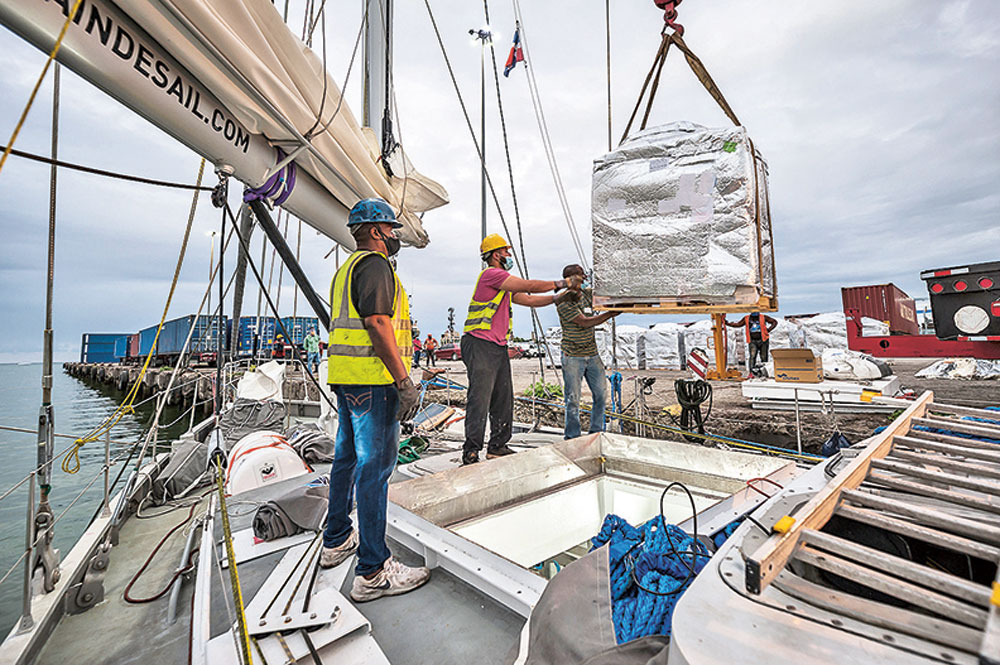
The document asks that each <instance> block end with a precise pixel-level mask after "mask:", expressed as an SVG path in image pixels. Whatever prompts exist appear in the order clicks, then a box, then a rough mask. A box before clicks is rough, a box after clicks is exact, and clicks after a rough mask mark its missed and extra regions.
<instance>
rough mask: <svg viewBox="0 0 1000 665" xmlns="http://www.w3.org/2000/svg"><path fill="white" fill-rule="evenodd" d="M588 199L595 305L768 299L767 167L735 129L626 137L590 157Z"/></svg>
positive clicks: (771, 292) (772, 289)
mask: <svg viewBox="0 0 1000 665" xmlns="http://www.w3.org/2000/svg"><path fill="white" fill-rule="evenodd" d="M591 204H592V206H591V210H592V217H593V226H594V268H595V271H594V272H595V279H594V304H595V305H596V306H614V305H622V306H624V305H651V306H670V305H674V304H685V303H686V304H696V303H703V304H704V303H707V304H710V305H732V304H739V305H744V304H745V305H760V304H761V303H762V301H763V302H767V299H769V298H770V299H774V298H776V295H777V294H776V290H777V287H776V281H775V274H774V254H773V248H772V240H771V220H770V210H769V206H768V196H767V165H766V163H765V162H764V160H763V159H762V158H761V156H760V154H759V152H756V151H755V150H754V148H753V144H752V143H751V141H750V139H749V137H748V136H747V134H746V130H745V129H744V128H743V127H730V128H724V129H709V128H706V127H702V126H700V125H695V124H693V123H690V122H677V123H671V124H668V125H663V126H660V127H654V128H652V129H647V130H644V131H642V132H638V133H636V134H634V135H633V136H631V137H629V138H628V140H626V141H625V142H624V143H623V144H622V145H621V146H620V147H619V148H618V149H617V150H614V151H613V152H610V153H608V154H607V155H605V156H603V157H601V158H600V159H597V160H596V161H595V162H594V174H593V191H592V200H591ZM764 309H768V308H766V307H764Z"/></svg>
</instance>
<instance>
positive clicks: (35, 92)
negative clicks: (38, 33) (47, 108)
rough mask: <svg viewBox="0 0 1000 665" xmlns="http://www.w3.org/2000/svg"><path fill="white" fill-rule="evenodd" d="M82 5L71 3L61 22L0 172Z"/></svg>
mask: <svg viewBox="0 0 1000 665" xmlns="http://www.w3.org/2000/svg"><path fill="white" fill-rule="evenodd" d="M81 5H83V0H76V2H74V3H73V7H72V9H70V10H69V13H68V14H67V15H66V20H65V21H64V22H63V26H62V29H61V30H60V31H59V36H58V37H56V43H55V44H54V45H53V46H52V50H51V51H50V52H49V57H48V58H47V59H46V60H45V66H44V67H42V73H41V74H39V75H38V80H37V81H35V87H34V88H32V89H31V94H30V95H29V96H28V102H27V103H26V104H25V105H24V110H23V111H21V117H20V118H18V119H17V124H16V125H15V126H14V132H13V133H12V134H11V135H10V140H9V141H7V146H6V147H5V148H4V150H3V156H2V157H0V171H3V165H4V164H5V163H6V162H7V156H8V155H10V151H11V150H13V148H14V142H15V141H17V136H18V134H20V133H21V128H22V127H24V121H25V120H27V119H28V113H29V112H30V111H31V106H32V104H34V103H35V97H37V96H38V90H39V89H40V88H41V87H42V81H44V80H45V75H46V74H48V73H49V67H51V66H52V61H53V60H55V58H56V54H57V53H59V47H60V46H62V42H63V39H64V38H65V37H66V31H67V30H68V29H69V24H70V23H72V22H73V19H74V18H76V13H77V11H79V9H80V6H81Z"/></svg>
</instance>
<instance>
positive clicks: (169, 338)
mask: <svg viewBox="0 0 1000 665" xmlns="http://www.w3.org/2000/svg"><path fill="white" fill-rule="evenodd" d="M228 318H229V317H223V318H222V331H223V332H222V334H223V340H222V343H223V346H225V345H226V340H225V336H226V329H227V321H228ZM218 324H219V321H218V317H216V316H209V315H207V314H202V315H201V316H197V317H196V316H195V315H193V314H189V315H187V316H182V317H180V318H179V319H173V320H172V321H166V322H164V324H163V330H162V331H160V338H159V339H158V340H157V342H156V353H155V354H154V357H155V359H156V362H155V364H158V365H161V364H169V363H173V362H174V361H176V360H177V359H178V358H180V355H181V351H182V350H183V349H184V343H185V342H186V341H187V338H188V334H189V333H191V342H190V344H189V345H188V349H187V352H188V354H189V355H190V356H191V357H192V358H201V357H202V356H203V355H208V356H212V357H213V358H214V355H213V354H215V352H216V350H217V348H218V344H219V325H218ZM192 327H193V328H194V332H193V333H192V332H191V329H192ZM157 328H158V326H150V327H149V328H144V329H142V330H140V331H139V355H141V356H146V355H147V354H148V353H149V351H150V349H152V348H153V340H154V339H155V338H156V329H157Z"/></svg>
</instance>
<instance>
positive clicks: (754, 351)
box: [750, 339, 771, 369]
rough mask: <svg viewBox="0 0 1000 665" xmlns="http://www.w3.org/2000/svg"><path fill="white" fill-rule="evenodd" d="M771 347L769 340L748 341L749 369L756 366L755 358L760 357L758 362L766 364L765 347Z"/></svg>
mask: <svg viewBox="0 0 1000 665" xmlns="http://www.w3.org/2000/svg"><path fill="white" fill-rule="evenodd" d="M770 345H771V340H769V339H765V340H759V339H758V340H753V339H752V340H750V368H751V369H753V368H754V367H756V366H757V356H758V355H760V362H762V363H766V362H767V347H768V346H770Z"/></svg>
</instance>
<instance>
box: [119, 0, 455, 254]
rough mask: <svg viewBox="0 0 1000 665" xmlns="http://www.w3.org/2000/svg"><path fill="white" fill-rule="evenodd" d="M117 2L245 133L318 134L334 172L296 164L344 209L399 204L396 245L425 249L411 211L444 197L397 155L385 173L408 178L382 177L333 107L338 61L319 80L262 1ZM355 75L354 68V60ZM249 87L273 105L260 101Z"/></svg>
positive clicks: (369, 147)
mask: <svg viewBox="0 0 1000 665" xmlns="http://www.w3.org/2000/svg"><path fill="white" fill-rule="evenodd" d="M116 2H117V4H118V5H119V6H120V7H121V8H122V9H123V10H124V11H125V12H127V13H128V14H129V15H130V16H131V17H132V18H133V19H134V20H135V21H136V22H137V23H138V24H139V25H141V26H142V27H143V28H144V29H145V30H146V31H147V32H148V33H149V34H150V35H151V36H152V37H153V38H154V39H156V41H157V42H159V43H160V44H172V45H178V47H177V48H174V49H173V51H172V53H173V55H174V56H175V57H176V58H177V59H178V60H179V61H180V62H181V64H182V65H184V67H185V68H187V69H188V71H190V72H191V74H192V75H193V76H195V78H197V79H198V80H199V81H200V82H201V83H202V84H203V85H205V86H207V87H208V88H209V89H211V90H212V92H213V93H214V94H215V95H216V96H217V97H218V98H219V100H220V101H221V102H222V103H223V104H224V105H225V106H226V108H227V110H228V111H229V112H231V113H232V114H233V116H234V117H235V118H236V119H237V120H238V121H239V122H240V123H242V124H243V126H244V127H246V128H247V129H248V131H250V132H253V133H257V134H263V135H264V136H266V137H267V138H268V139H269V140H270V141H271V142H272V143H273V144H275V145H280V146H281V147H283V148H284V149H285V151H286V152H290V151H291V150H293V149H294V148H295V147H297V145H298V141H297V140H296V138H295V137H294V135H293V134H292V133H291V132H290V131H289V130H288V129H287V128H286V127H285V125H284V124H282V122H281V121H280V119H281V118H282V117H284V118H285V119H287V120H288V121H289V122H290V123H291V124H292V125H293V126H294V127H295V128H296V129H297V130H298V132H299V133H300V134H303V135H305V134H307V133H308V132H309V131H310V130H311V129H312V128H314V127H317V129H316V130H315V131H314V133H313V135H312V138H311V143H312V145H313V146H315V147H316V148H317V149H318V151H319V152H320V153H321V154H322V155H323V156H324V157H325V159H326V160H327V161H329V162H330V164H331V165H332V166H333V167H334V168H335V169H336V173H334V172H332V171H331V170H330V169H328V168H327V167H326V166H324V165H323V164H322V163H321V162H320V160H319V159H317V158H316V157H315V156H314V155H313V154H312V153H311V152H309V151H308V150H307V151H304V152H302V153H301V154H300V155H299V156H298V157H296V160H295V161H296V163H297V164H298V165H299V166H301V167H303V168H305V169H306V170H307V171H308V172H309V173H310V174H311V175H312V176H313V177H314V178H316V180H318V181H319V182H320V184H321V185H323V186H324V187H325V188H326V189H327V190H328V191H330V192H331V193H332V194H333V195H334V197H336V198H337V199H338V200H339V201H340V202H341V203H343V204H344V207H345V208H348V209H349V208H350V207H351V206H353V205H354V204H355V203H356V202H357V201H358V199H359V198H367V197H374V196H378V197H381V198H383V199H386V200H387V201H389V202H390V203H391V204H392V205H393V207H394V208H396V209H397V210H400V208H401V207H402V210H401V211H400V213H399V216H400V221H401V222H402V223H403V225H404V228H403V229H401V236H402V239H403V241H404V242H406V243H409V244H412V245H416V246H423V245H425V244H427V242H428V237H427V234H426V232H425V231H424V229H423V226H422V224H421V223H420V220H419V219H418V218H417V217H416V215H415V214H414V213H419V212H423V211H426V210H430V209H432V208H436V207H438V206H441V205H444V204H445V203H447V202H448V194H447V192H446V191H445V189H444V188H443V187H442V186H441V185H439V184H438V183H436V182H434V181H433V180H430V179H429V178H426V177H424V176H422V175H420V174H419V173H417V172H416V171H415V170H413V167H412V166H411V165H409V162H408V160H406V159H405V156H398V155H397V156H394V159H393V160H392V161H393V164H392V166H393V167H394V170H395V172H396V173H397V174H402V173H404V172H405V173H406V175H407V177H406V178H405V179H404V178H402V177H399V175H396V176H393V177H391V178H390V177H387V175H386V173H385V171H384V170H383V169H382V167H381V166H380V165H379V164H378V163H377V160H378V158H379V153H380V151H379V149H378V146H377V145H375V142H374V140H373V135H372V134H371V131H370V130H368V131H366V130H365V129H363V128H362V127H361V126H360V125H359V124H358V121H357V120H356V118H355V116H354V113H353V112H352V111H351V109H350V107H349V105H348V104H347V102H346V101H343V103H342V104H341V105H340V108H339V111H338V110H337V108H338V104H339V103H340V102H341V95H340V88H339V86H338V85H337V83H336V82H335V81H334V79H333V76H332V73H333V72H332V71H331V69H332V68H333V67H334V66H336V72H337V74H338V75H343V74H342V72H344V71H346V67H345V64H346V63H341V62H339V61H338V62H336V63H331V62H329V61H328V62H327V70H326V73H325V75H324V68H323V62H322V60H321V59H320V57H319V56H318V55H316V54H315V53H314V52H313V51H312V50H310V49H309V48H307V47H306V46H305V44H303V43H302V41H301V40H300V39H299V38H298V37H297V36H296V35H294V34H293V33H292V31H291V30H290V29H289V28H288V26H287V25H285V23H284V21H283V20H282V18H281V14H280V13H279V11H278V9H277V7H276V6H275V5H273V4H272V3H271V2H270V0H242V1H241V2H203V1H202V0H116ZM231 69H235V70H236V71H238V72H239V73H240V74H241V75H242V78H243V79H245V80H240V79H241V77H240V76H237V75H235V74H233V73H232V72H231V71H230V70H231ZM356 69H358V70H360V65H358V64H357V63H356ZM254 90H256V91H258V92H259V93H260V95H261V96H262V97H263V98H265V99H266V100H268V102H270V106H271V107H272V108H267V106H266V105H264V104H263V103H261V102H259V101H258V99H257V97H255V95H254V94H253V91H254ZM324 92H325V96H324ZM335 113H336V116H335V117H334V114H335ZM331 118H333V120H332V122H330V120H331ZM317 119H319V123H318V126H317ZM206 122H207V121H206ZM328 122H329V126H328V127H325V128H324V126H325V125H326V123H328ZM337 174H339V176H340V177H338V175H337ZM262 175H263V174H262ZM341 177H342V178H343V180H344V181H346V182H347V183H349V185H348V184H345V182H343V181H342V180H341ZM352 188H353V189H354V190H355V191H356V192H357V194H356V193H355V191H352ZM404 193H405V197H404ZM359 195H360V196H359Z"/></svg>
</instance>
